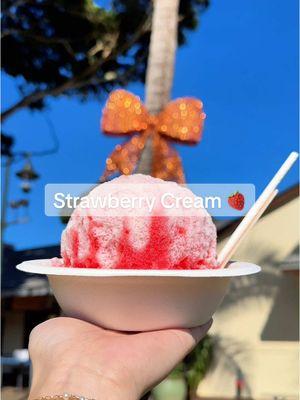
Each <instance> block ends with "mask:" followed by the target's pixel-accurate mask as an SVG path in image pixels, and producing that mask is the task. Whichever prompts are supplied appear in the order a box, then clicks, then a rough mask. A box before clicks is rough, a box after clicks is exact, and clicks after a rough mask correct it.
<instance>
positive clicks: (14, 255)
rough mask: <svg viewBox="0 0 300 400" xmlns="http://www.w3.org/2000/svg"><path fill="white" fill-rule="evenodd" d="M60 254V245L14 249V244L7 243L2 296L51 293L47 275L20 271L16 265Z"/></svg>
mask: <svg viewBox="0 0 300 400" xmlns="http://www.w3.org/2000/svg"><path fill="white" fill-rule="evenodd" d="M59 254H60V246H58V245H57V246H47V247H39V248H35V249H28V250H19V251H17V250H14V248H13V247H12V246H9V245H5V246H4V249H3V265H2V279H1V289H2V297H12V296H22V297H23V296H43V295H47V294H49V293H50V289H49V285H48V281H47V278H46V276H44V275H37V274H29V273H25V272H22V271H19V270H17V269H16V265H17V264H20V263H21V262H22V261H27V260H34V259H40V258H52V257H57V256H59Z"/></svg>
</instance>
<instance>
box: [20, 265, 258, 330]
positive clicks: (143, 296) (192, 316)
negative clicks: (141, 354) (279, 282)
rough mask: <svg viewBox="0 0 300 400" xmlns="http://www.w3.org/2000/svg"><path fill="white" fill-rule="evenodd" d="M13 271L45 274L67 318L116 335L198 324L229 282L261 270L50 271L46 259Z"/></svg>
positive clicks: (239, 267) (235, 267)
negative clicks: (120, 332) (99, 327)
mask: <svg viewBox="0 0 300 400" xmlns="http://www.w3.org/2000/svg"><path fill="white" fill-rule="evenodd" d="M17 268H18V269H19V270H21V271H25V272H31V273H38V274H46V275H47V276H48V279H49V282H50V285H51V287H52V289H53V292H54V295H55V297H56V299H57V301H58V303H59V305H60V306H61V308H62V310H63V312H64V313H65V314H66V315H67V316H70V317H75V318H80V319H82V320H85V321H89V322H92V323H94V324H97V325H100V326H102V327H104V328H108V329H115V330H121V331H149V330H156V329H165V328H190V327H194V326H198V325H202V324H204V323H205V322H207V321H208V320H209V319H210V318H211V317H212V315H213V314H214V312H215V311H216V309H217V307H218V306H219V305H220V303H221V301H222V299H223V297H224V296H225V294H226V292H227V290H228V287H229V283H230V280H231V279H232V278H234V277H237V276H244V275H251V274H255V273H257V272H259V271H260V270H261V268H260V267H258V266H257V265H254V264H250V263H244V262H235V263H232V264H230V265H229V266H228V267H227V268H226V269H214V270H208V269H207V270H125V269H122V270H121V269H119V270H117V269H106V270H105V269H96V268H95V269H90V268H66V267H52V266H51V265H50V260H32V261H25V262H23V263H21V264H19V265H18V266H17Z"/></svg>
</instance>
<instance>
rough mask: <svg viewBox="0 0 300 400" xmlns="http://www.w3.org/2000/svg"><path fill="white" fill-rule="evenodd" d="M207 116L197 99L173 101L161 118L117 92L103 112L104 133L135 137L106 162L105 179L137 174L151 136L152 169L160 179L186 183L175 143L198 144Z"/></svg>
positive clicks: (161, 113)
mask: <svg viewBox="0 0 300 400" xmlns="http://www.w3.org/2000/svg"><path fill="white" fill-rule="evenodd" d="M204 119H205V114H204V112H203V111H202V102H201V101H199V100H197V99H193V98H181V99H177V100H174V101H171V102H170V103H168V104H167V105H166V107H165V108H164V109H163V110H162V111H161V112H160V113H159V114H158V115H150V114H149V113H148V111H147V110H146V108H145V106H144V105H143V103H142V102H141V100H140V98H139V97H137V96H135V95H133V94H132V93H130V92H127V91H126V90H115V91H114V92H112V93H111V94H110V96H109V98H108V100H107V103H106V106H105V107H104V110H103V117H102V126H101V128H102V131H103V132H104V133H105V134H108V135H114V136H115V135H118V136H119V135H132V137H131V139H130V140H129V141H127V142H125V143H123V144H122V145H120V144H118V145H117V146H116V147H115V149H114V150H113V152H112V153H111V155H110V156H109V158H107V160H106V168H105V171H104V174H103V176H102V180H106V179H107V178H108V177H110V176H111V175H113V174H115V173H117V172H119V173H121V174H125V175H128V174H131V173H133V172H134V170H135V168H136V166H137V164H138V162H139V160H140V157H141V154H142V151H143V149H144V147H145V144H146V142H147V139H148V138H149V137H150V136H151V138H152V141H151V146H152V149H151V150H152V153H151V154H152V168H151V172H150V174H151V175H152V176H154V177H156V178H161V179H164V180H172V181H175V182H178V183H184V181H185V178H184V173H183V168H182V163H181V158H180V156H179V154H178V153H177V151H176V150H175V149H174V148H173V146H172V145H171V141H174V142H176V141H177V142H182V143H188V144H196V143H198V142H199V141H200V139H201V136H202V129H203V123H204Z"/></svg>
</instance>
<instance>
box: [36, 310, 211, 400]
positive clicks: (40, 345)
mask: <svg viewBox="0 0 300 400" xmlns="http://www.w3.org/2000/svg"><path fill="white" fill-rule="evenodd" d="M211 324H212V321H209V322H208V323H207V324H205V325H203V326H201V327H197V328H193V329H166V330H160V331H152V332H143V333H121V332H115V331H108V330H105V329H102V328H99V327H97V326H95V325H92V324H89V323H87V322H83V321H81V320H78V319H74V318H65V317H59V318H54V319H51V320H48V321H46V322H44V323H42V324H40V325H38V326H37V327H36V328H34V330H33V331H32V333H31V335H30V341H29V352H30V357H31V360H32V363H33V380H32V387H31V391H30V395H29V400H33V399H35V398H37V397H40V396H49V395H55V394H63V393H64V392H67V393H72V394H75V395H78V396H79V395H82V396H85V397H88V398H94V399H96V400H98V399H99V400H115V399H118V400H119V399H122V400H137V399H139V398H140V397H141V396H142V395H143V394H144V393H145V392H146V391H147V390H149V389H150V388H152V387H153V386H154V385H156V384H157V383H158V382H160V381H161V380H162V379H163V378H164V377H166V376H167V375H168V373H169V372H170V371H171V370H172V369H173V368H174V367H175V366H176V364H178V363H179V362H180V361H181V360H182V358H183V357H184V356H185V355H186V354H188V353H189V352H190V351H191V350H192V349H193V347H194V346H195V345H196V344H197V343H198V342H199V341H200V340H201V339H202V338H203V337H204V336H205V334H206V333H207V331H208V330H209V328H210V326H211Z"/></svg>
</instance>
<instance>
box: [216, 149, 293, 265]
mask: <svg viewBox="0 0 300 400" xmlns="http://www.w3.org/2000/svg"><path fill="white" fill-rule="evenodd" d="M297 158H298V153H297V152H295V151H294V152H292V153H291V154H290V155H289V156H288V158H287V159H286V160H285V162H284V163H283V164H282V166H281V167H280V168H279V170H278V171H277V173H276V174H275V175H274V177H273V179H272V180H271V181H270V182H269V184H268V185H267V186H266V188H265V190H264V191H263V192H262V194H261V195H260V196H259V198H258V199H257V200H256V202H255V203H254V204H253V206H252V207H251V208H250V210H249V211H248V213H247V214H246V215H245V217H244V218H243V220H242V222H241V223H240V224H239V225H238V227H237V228H236V230H235V231H234V232H233V234H232V235H231V237H230V238H229V240H228V242H227V243H226V245H225V246H224V247H223V249H222V251H221V252H220V254H219V256H218V263H219V265H220V266H221V267H223V268H224V266H225V265H226V263H227V262H228V261H229V259H230V257H231V256H232V254H233V252H234V251H235V250H236V249H237V245H238V244H239V243H240V242H241V240H242V239H243V238H244V236H245V234H246V232H248V230H249V229H250V228H251V227H253V225H254V224H255V222H256V221H257V220H258V218H259V217H260V215H261V214H262V212H263V211H262V210H263V209H264V206H266V207H267V206H268V204H269V203H268V199H270V198H272V194H273V192H274V191H275V189H276V187H277V186H278V185H279V183H280V182H281V180H282V179H283V178H284V176H285V175H286V174H287V172H288V171H289V169H290V168H291V167H292V165H293V164H294V162H295V161H296V160H297ZM275 195H276V194H275ZM272 200H273V198H272ZM272 200H271V201H272ZM253 221H254V222H253Z"/></svg>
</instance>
